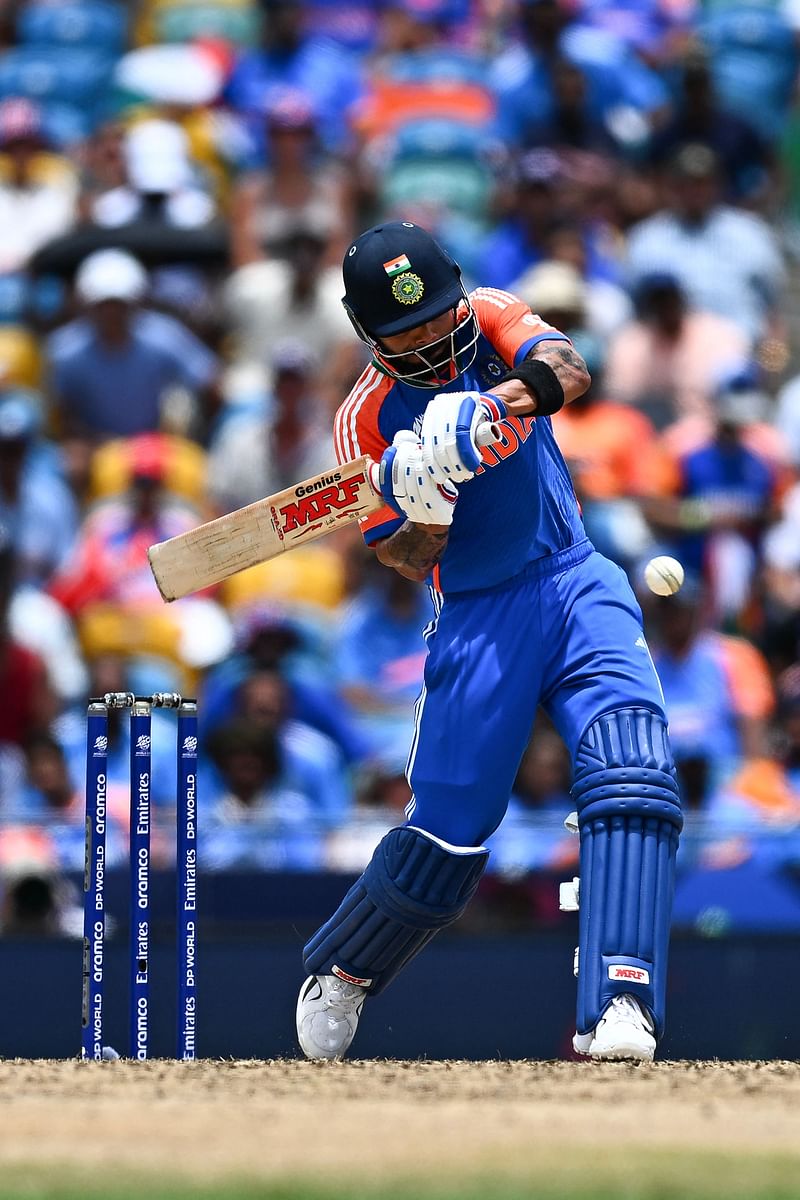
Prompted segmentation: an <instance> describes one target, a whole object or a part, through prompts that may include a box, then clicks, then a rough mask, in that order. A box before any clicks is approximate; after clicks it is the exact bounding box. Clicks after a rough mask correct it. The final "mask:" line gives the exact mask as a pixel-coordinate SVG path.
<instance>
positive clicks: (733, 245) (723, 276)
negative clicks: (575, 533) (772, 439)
mask: <svg viewBox="0 0 800 1200" xmlns="http://www.w3.org/2000/svg"><path fill="white" fill-rule="evenodd" d="M669 184H670V191H669V199H668V203H667V206H666V207H665V208H664V209H663V210H662V211H661V212H658V213H656V214H655V216H652V217H649V218H648V219H647V220H645V221H642V222H641V223H640V224H638V225H636V226H634V228H633V229H632V230H631V231H630V234H629V239H628V267H629V271H630V277H631V281H632V282H633V284H634V285H635V284H638V283H639V281H640V280H641V279H642V277H643V276H645V275H652V274H653V273H654V272H658V273H659V274H667V275H674V276H675V277H676V278H677V279H678V282H679V283H680V285H681V287H682V288H683V290H684V292H685V294H686V297H687V300H688V303H689V305H690V307H691V308H694V309H699V310H701V311H708V312H712V313H716V314H717V316H721V317H727V318H728V319H729V320H731V321H733V322H735V324H736V325H738V326H739V328H740V329H741V331H742V333H743V334H744V335H745V336H746V337H747V338H748V340H749V341H750V343H751V344H752V345H755V344H756V343H757V342H758V341H759V340H760V339H762V338H764V337H766V336H767V335H769V334H776V333H778V334H780V333H781V326H780V322H779V321H778V316H777V312H778V307H779V304H780V301H781V297H782V294H783V290H784V285H785V269H784V264H783V259H782V256H781V252H780V248H779V246H778V242H777V239H776V238H775V235H774V234H773V232H772V230H771V229H770V228H769V226H768V225H767V224H766V222H765V221H763V220H762V219H761V218H760V217H758V216H756V215H755V214H754V213H746V212H742V211H741V210H740V209H735V208H731V207H728V206H727V205H725V204H723V203H721V200H720V170H719V160H718V159H717V156H716V155H715V154H714V152H713V151H712V150H710V149H709V148H708V147H707V146H695V145H689V146H685V147H684V148H683V149H682V150H681V151H680V152H679V153H678V155H677V156H676V158H675V159H674V160H673V162H672V164H671V170H670V179H669Z"/></svg>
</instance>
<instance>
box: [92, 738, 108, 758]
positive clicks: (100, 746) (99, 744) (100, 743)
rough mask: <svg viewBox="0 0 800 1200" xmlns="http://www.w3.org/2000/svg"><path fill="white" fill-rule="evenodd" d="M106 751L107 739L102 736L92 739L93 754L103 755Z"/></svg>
mask: <svg viewBox="0 0 800 1200" xmlns="http://www.w3.org/2000/svg"><path fill="white" fill-rule="evenodd" d="M107 750H108V738H107V737H103V736H102V735H101V736H100V737H96V738H95V739H94V752H95V754H105V752H106V751H107Z"/></svg>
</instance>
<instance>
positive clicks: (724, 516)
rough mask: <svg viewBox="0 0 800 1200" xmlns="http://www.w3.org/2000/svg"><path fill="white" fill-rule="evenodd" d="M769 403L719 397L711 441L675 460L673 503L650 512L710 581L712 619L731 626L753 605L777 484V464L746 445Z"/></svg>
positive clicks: (753, 396)
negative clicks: (760, 553)
mask: <svg viewBox="0 0 800 1200" xmlns="http://www.w3.org/2000/svg"><path fill="white" fill-rule="evenodd" d="M764 402H765V400H764V397H763V396H761V395H759V393H757V392H753V391H740V390H738V389H735V388H731V389H728V390H726V391H724V392H722V393H721V394H720V395H719V396H718V397H717V401H716V414H715V421H714V425H713V428H712V430H711V432H710V434H709V436H708V438H707V439H705V440H704V441H703V442H701V443H700V444H699V445H697V446H695V447H693V448H691V449H689V450H688V451H687V452H685V453H683V454H681V455H680V456H679V458H678V460H677V464H676V465H677V474H676V478H675V480H674V484H675V488H674V499H673V501H672V502H667V503H662V502H654V503H653V504H651V505H648V507H647V512H648V516H649V518H650V520H651V521H652V522H654V523H655V524H656V525H657V526H659V527H660V528H661V529H663V530H669V529H670V528H671V529H672V530H673V531H675V530H677V531H679V532H678V540H677V542H676V554H677V557H678V558H679V559H680V560H681V562H683V563H684V565H686V566H687V567H688V568H689V569H690V570H692V571H694V572H696V573H698V574H700V573H704V574H705V576H706V577H707V578H708V579H709V580H710V583H711V587H712V595H713V612H714V615H715V618H716V619H717V620H722V621H726V622H732V623H734V624H735V623H736V622H737V621H739V620H741V619H743V617H744V616H745V615H746V608H747V606H748V604H749V603H750V601H751V600H752V589H753V586H754V583H755V569H756V565H757V562H758V555H759V551H760V546H761V539H762V536H763V532H764V528H765V525H766V522H767V518H768V517H769V515H770V514H771V511H772V506H773V502H774V501H775V499H776V492H777V488H778V485H779V475H778V472H777V470H776V468H775V465H774V463H772V462H770V460H769V459H768V458H767V457H766V456H765V455H764V454H763V453H762V452H759V451H757V450H754V449H751V447H750V445H748V439H747V430H748V428H750V427H752V425H753V424H754V423H755V422H756V421H758V420H759V418H762V419H763V416H764V408H763V405H764ZM759 406H760V411H759Z"/></svg>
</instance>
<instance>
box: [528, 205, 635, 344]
mask: <svg viewBox="0 0 800 1200" xmlns="http://www.w3.org/2000/svg"><path fill="white" fill-rule="evenodd" d="M547 251H548V254H549V255H550V257H549V258H547V259H546V260H545V261H544V262H543V263H540V264H539V266H541V267H543V268H544V267H547V268H548V269H549V268H550V267H551V266H553V265H555V264H558V265H559V266H563V267H568V268H570V269H571V270H572V271H573V272H574V274H573V275H572V280H573V283H572V284H571V285H570V287H571V289H572V290H573V291H574V292H575V293H576V295H575V301H574V302H575V303H577V304H578V305H579V307H580V309H581V310H582V312H583V316H584V319H585V323H586V328H587V330H588V332H589V333H591V334H593V335H594V336H595V337H597V338H599V339H600V340H601V341H602V342H603V343H606V342H607V341H608V339H609V338H610V337H612V335H613V334H615V333H616V331H617V330H618V329H619V328H620V327H621V326H622V325H624V324H625V322H626V321H629V320H630V319H631V316H632V314H633V306H632V305H631V301H630V297H629V296H628V293H627V291H626V290H625V289H624V288H623V287H622V286H621V285H620V284H619V283H616V282H614V280H613V279H611V278H606V276H605V275H603V274H598V273H597V271H596V269H595V272H594V273H593V274H592V275H591V276H590V275H588V274H587V271H588V266H589V264H588V262H587V246H586V240H585V238H584V236H583V233H582V232H581V229H580V226H579V225H578V224H577V223H576V222H573V221H570V220H569V219H565V220H564V221H562V222H560V223H559V224H557V225H556V227H555V228H554V229H553V230H552V232H551V233H550V236H549V238H548V239H547ZM595 267H596V264H595ZM536 269H537V268H536V267H532V268H531V270H530V271H526V272H525V274H524V275H523V276H522V277H521V279H519V280H517V282H516V283H514V284H512V291H514V293H515V294H519V295H521V296H522V297H523V299H525V297H526V295H527V287H528V285H529V284H530V283H531V276H532V274H533V271H535V270H536ZM576 276H577V280H578V286H577V288H576V287H575V282H574V281H575V278H576ZM552 278H554V279H555V276H552ZM566 279H567V276H566V275H565V274H564V273H563V272H562V275H561V280H562V281H566ZM561 286H562V287H563V286H564V283H563V282H562V284H561ZM526 302H527V301H526ZM535 311H536V309H535V308H534V312H535Z"/></svg>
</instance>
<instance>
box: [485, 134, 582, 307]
mask: <svg viewBox="0 0 800 1200" xmlns="http://www.w3.org/2000/svg"><path fill="white" fill-rule="evenodd" d="M561 174H562V165H561V163H560V161H559V158H558V156H557V155H556V154H555V153H553V151H552V150H533V151H531V152H530V153H529V154H525V155H523V156H522V157H521V158H520V159H519V161H518V162H517V164H516V172H515V175H516V177H515V189H514V197H513V202H512V206H511V212H510V214H509V215H508V216H507V217H506V219H505V220H503V221H501V222H500V223H498V225H497V226H496V227H495V228H494V229H493V230H492V232H491V233H490V234H489V235H488V236H487V237H486V239H485V242H484V246H483V256H482V257H483V261H482V264H481V269H480V272H479V274H480V277H481V278H482V279H483V278H485V279H486V281H487V283H488V284H489V285H490V286H492V287H500V288H506V287H508V286H509V285H510V284H511V283H512V282H513V281H514V280H515V279H519V277H520V276H521V275H522V274H523V272H524V271H525V270H527V269H528V268H529V267H531V266H535V265H536V264H537V263H538V262H540V261H541V259H542V258H543V257H544V254H545V244H546V242H547V238H548V236H549V235H550V232H551V230H552V229H553V227H554V224H555V219H556V212H557V210H558V187H559V180H560V177H561Z"/></svg>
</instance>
